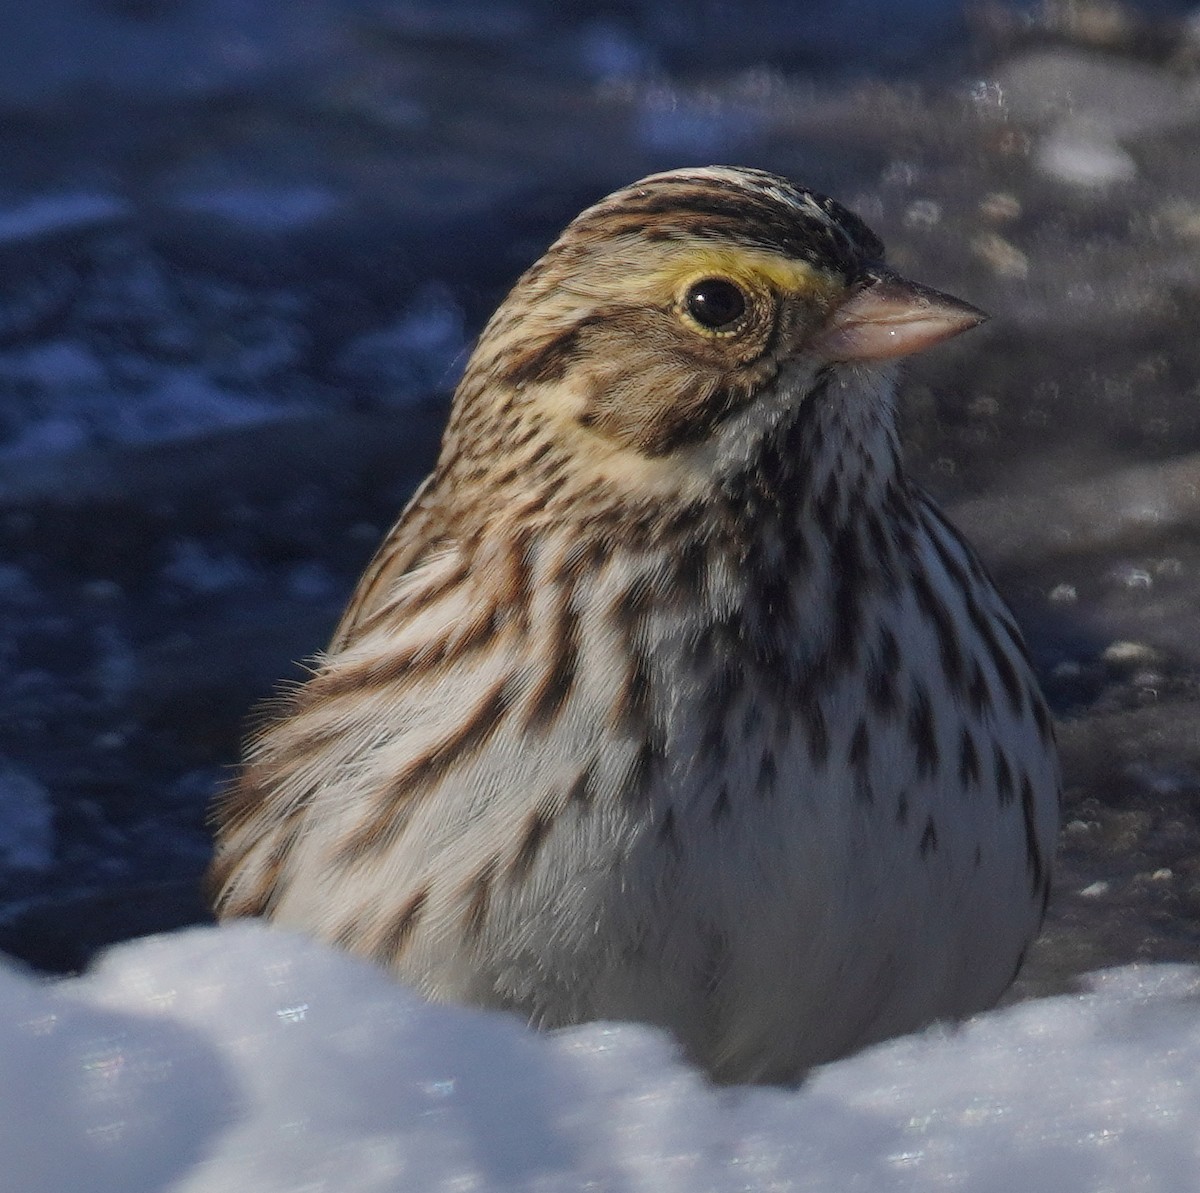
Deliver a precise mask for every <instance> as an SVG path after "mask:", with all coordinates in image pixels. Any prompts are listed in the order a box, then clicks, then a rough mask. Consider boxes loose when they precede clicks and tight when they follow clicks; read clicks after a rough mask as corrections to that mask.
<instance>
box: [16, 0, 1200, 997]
mask: <svg viewBox="0 0 1200 1193" xmlns="http://www.w3.org/2000/svg"><path fill="white" fill-rule="evenodd" d="M0 46H2V47H3V49H2V50H0V54H2V55H3V56H4V57H5V62H4V65H3V69H0V160H2V161H3V163H4V166H3V170H2V171H0V948H3V949H6V950H8V951H10V952H13V953H15V954H17V955H19V956H21V957H24V958H26V959H28V960H30V961H32V962H33V963H35V964H37V965H39V966H41V967H44V968H48V969H69V968H72V967H77V966H79V965H81V964H83V963H84V962H85V961H86V959H87V957H88V956H89V955H90V953H91V952H92V951H93V950H94V949H95V948H96V947H98V946H99V945H102V944H104V943H106V942H108V941H112V940H117V939H123V938H126V937H129V936H133V935H137V934H140V933H144V932H148V931H154V930H159V929H164V928H170V927H174V926H177V925H180V924H184V923H189V922H194V921H196V920H198V919H200V918H202V917H203V916H204V915H205V911H204V908H203V904H202V902H201V900H200V897H199V895H198V893H197V883H198V879H199V876H200V874H201V872H202V870H203V868H204V865H205V863H206V860H207V857H208V852H209V838H208V833H207V830H206V826H205V813H206V807H207V804H208V801H209V799H210V798H211V795H212V792H213V791H214V789H215V788H216V786H217V784H218V783H219V782H220V779H221V776H222V774H223V773H224V771H225V768H227V767H228V766H229V765H230V764H231V763H232V761H233V760H234V759H235V758H236V756H237V749H238V739H239V736H240V732H241V727H242V725H243V723H244V719H245V716H246V713H247V711H248V710H249V709H250V708H251V706H252V705H253V704H254V703H255V701H257V700H258V699H260V698H262V697H263V696H264V695H265V694H267V693H268V692H269V691H270V690H271V688H272V687H273V685H274V684H275V683H276V682H277V681H278V680H279V679H281V678H283V677H288V676H295V675H297V674H298V672H297V670H296V668H295V666H294V662H293V661H294V660H296V659H299V658H302V657H304V656H305V655H307V654H310V653H312V652H313V651H315V650H316V649H318V648H319V647H320V646H321V645H322V644H323V642H324V640H325V638H326V636H327V634H328V632H329V630H330V628H331V626H332V624H333V622H334V620H335V619H336V616H337V613H338V611H339V609H340V606H341V604H342V602H343V601H344V600H345V597H346V595H347V594H348V592H349V590H350V588H351V587H352V585H353V582H354V579H355V577H356V575H357V573H358V570H359V569H360V568H361V567H362V565H363V564H364V562H365V561H366V559H367V557H368V556H369V554H370V553H371V551H372V548H373V546H374V544H375V543H376V541H377V540H378V538H379V536H380V535H381V533H382V532H383V530H384V529H385V528H386V526H387V525H388V524H389V522H390V521H391V519H392V518H393V516H394V515H395V513H396V511H397V510H398V509H399V508H400V506H401V505H402V504H403V502H404V500H405V498H406V496H407V494H408V493H409V491H410V490H411V489H412V487H413V485H414V484H415V483H416V481H417V480H418V479H419V478H420V476H421V475H422V474H423V471H424V470H425V468H426V467H427V466H428V464H429V462H430V460H431V458H432V455H433V452H434V450H435V447H436V442H437V438H438V435H439V433H440V428H441V424H442V420H443V419H444V415H445V408H446V401H447V397H448V393H449V390H450V389H451V388H452V386H453V382H454V378H455V376H456V371H457V369H458V368H460V367H461V363H462V361H463V358H464V353H465V351H466V350H467V349H468V347H469V343H470V339H471V337H472V335H473V334H474V333H475V332H476V331H477V330H478V328H479V326H480V324H481V322H482V320H483V319H484V318H485V317H486V315H487V314H488V313H489V311H490V310H491V308H492V307H493V306H494V304H495V303H496V302H497V301H498V299H499V298H500V297H501V296H502V294H503V293H504V291H505V289H506V288H507V286H508V285H509V284H510V283H511V281H512V280H513V279H514V277H515V276H516V275H517V273H518V272H519V271H520V270H521V269H522V268H524V267H525V266H526V265H527V264H529V263H530V262H531V261H532V260H533V259H535V258H536V257H537V256H538V255H539V253H540V252H541V250H542V249H543V248H544V247H545V245H546V244H547V243H548V242H549V240H550V239H551V238H552V237H553V235H554V234H555V233H556V232H557V231H558V229H559V228H560V227H561V226H562V225H563V224H564V223H565V222H566V221H567V220H568V219H569V218H570V217H571V216H572V215H573V214H574V213H575V212H576V211H577V210H578V209H579V208H580V207H582V206H583V205H584V204H586V203H588V202H590V201H592V200H594V199H595V198H597V197H599V196H600V195H602V194H604V193H606V192H607V191H608V190H610V189H612V188H613V187H615V186H617V185H620V184H622V183H624V182H628V181H630V180H632V179H633V178H635V177H637V176H639V175H641V174H643V173H646V172H648V171H650V170H652V169H657V168H666V167H671V166H678V165H686V164H707V163H709V162H735V163H741V164H747V165H755V166H760V167H764V168H768V169H774V170H778V171H780V172H782V173H785V174H788V175H790V176H792V177H794V178H796V179H797V180H799V181H802V182H804V183H806V184H808V185H810V186H813V187H815V188H817V189H820V190H824V191H827V192H829V193H832V194H834V195H836V196H837V197H839V198H841V199H842V200H843V201H845V202H847V203H849V204H850V205H851V206H853V207H855V208H856V209H857V210H858V211H859V212H860V213H861V214H862V215H863V216H864V217H865V218H866V219H867V220H868V222H870V223H871V224H872V225H873V226H874V227H875V228H876V229H877V230H878V231H879V232H881V233H882V234H883V236H884V238H885V240H886V241H887V242H888V245H889V250H890V256H891V259H892V260H893V261H894V262H895V263H896V264H897V265H898V266H899V267H900V268H901V269H902V270H904V271H906V272H908V273H909V274H911V275H912V276H914V277H917V278H919V279H920V280H922V281H925V282H928V283H930V284H933V285H936V286H939V287H941V288H944V289H948V290H950V291H952V292H954V293H957V294H959V295H961V296H962V297H964V298H967V299H969V300H970V301H972V302H974V303H976V304H978V305H980V306H982V307H984V308H985V309H987V310H989V311H990V312H991V313H992V315H993V319H992V321H991V322H990V323H989V324H987V325H986V326H985V327H984V328H983V329H981V330H979V331H978V332H975V333H972V334H971V335H970V336H968V337H964V338H963V340H962V341H961V342H956V343H954V344H952V345H948V346H947V347H946V348H945V349H943V350H939V351H938V352H937V353H934V354H932V355H931V356H930V357H928V358H926V359H922V360H920V361H917V362H914V367H913V369H912V370H911V372H910V376H909V380H908V382H907V384H906V392H905V415H906V431H907V440H908V447H909V453H910V458H911V460H912V462H913V466H914V468H915V470H916V471H917V473H918V474H919V475H920V476H921V478H922V479H923V480H924V481H925V482H926V483H927V484H928V486H929V487H930V488H932V489H933V490H934V492H935V493H937V494H938V495H939V496H941V497H942V498H943V499H944V500H945V502H946V503H947V505H948V506H949V508H950V509H951V511H952V513H953V514H954V515H955V516H956V517H957V518H958V520H959V521H960V522H961V523H962V525H963V526H964V527H965V528H966V529H968V530H969V532H970V533H971V535H972V537H973V538H974V539H975V541H976V543H977V544H978V545H979V546H980V547H981V549H982V550H983V552H984V554H985V556H987V557H988V559H989V560H990V562H991V563H992V565H993V567H994V569H995V571H996V573H997V576H998V578H999V580H1000V582H1001V584H1002V587H1003V588H1004V589H1005V591H1006V593H1007V594H1008V595H1009V597H1010V598H1011V599H1012V601H1013V602H1014V604H1015V606H1016V608H1017V609H1018V612H1019V614H1020V616H1021V619H1022V621H1023V624H1024V625H1025V626H1026V628H1027V630H1028V632H1029V636H1030V639H1031V642H1032V645H1033V647H1034V650H1035V653H1036V656H1037V659H1038V663H1039V666H1040V668H1041V672H1042V677H1043V680H1044V682H1045V684H1046V687H1047V689H1048V691H1049V693H1050V695H1051V698H1052V701H1053V703H1054V706H1055V709H1056V711H1057V713H1058V714H1059V716H1060V719H1061V734H1062V740H1063V746H1064V756H1065V760H1066V766H1067V778H1068V785H1067V800H1068V808H1067V818H1066V819H1067V824H1066V827H1065V830H1064V836H1063V849H1062V855H1061V862H1060V867H1059V884H1058V891H1057V894H1056V897H1055V900H1054V903H1053V905H1052V910H1051V918H1050V923H1049V926H1048V930H1047V932H1046V935H1045V937H1044V939H1043V941H1042V943H1041V945H1040V946H1039V950H1038V952H1037V954H1036V955H1035V956H1034V957H1033V959H1032V961H1031V963H1030V965H1029V967H1028V968H1027V971H1026V975H1025V977H1024V978H1023V979H1022V982H1021V984H1020V985H1019V988H1018V992H1019V993H1028V992H1030V991H1035V990H1045V989H1052V988H1055V987H1057V986H1059V985H1061V984H1062V983H1063V982H1064V981H1066V980H1068V979H1069V978H1070V976H1071V975H1072V974H1074V973H1076V972H1079V971H1081V970H1083V969H1088V968H1093V967H1095V966H1098V965H1103V964H1114V963H1120V962H1126V961H1131V960H1136V959H1139V958H1145V959H1155V960H1163V959H1174V960H1190V961H1196V960H1200V810H1198V805H1197V796H1198V793H1200V735H1198V726H1200V720H1198V715H1197V714H1198V713H1200V702H1198V697H1197V690H1198V680H1200V636H1198V635H1197V624H1198V621H1197V608H1198V601H1197V597H1198V595H1200V521H1198V515H1200V454H1198V453H1200V321H1198V319H1197V311H1198V310H1200V18H1197V17H1196V16H1192V17H1191V18H1190V19H1189V11H1188V8H1187V6H1186V5H1172V4H1169V3H1161V4H1158V5H1154V6H1148V5H1145V6H1118V5H1115V4H1111V3H1092V4H1085V3H1059V4H1047V5H1039V6H1028V5H1027V6H1024V7H1005V6H1002V5H993V6H984V7H980V6H975V7H973V8H972V9H971V10H970V11H969V12H968V11H967V10H965V9H964V8H963V6H962V5H961V4H959V3H955V2H952V0H939V2H936V3H934V2H931V3H925V4H916V3H907V4H906V3H901V2H900V0H893V2H892V3H890V4H889V3H876V2H874V0H855V2H854V3H849V4H837V3H833V2H832V0H829V2H827V3H809V4H802V3H785V2H784V0H755V2H752V3H746V4H732V3H727V4H720V3H692V4H684V3H669V2H666V0H660V2H659V3H654V4H649V3H644V4H637V3H633V2H628V3H611V4H587V5H585V4H561V3H550V2H549V0H546V2H538V0H509V2H508V3H491V4H485V3H466V2H453V3H436V2H435V0H426V2H425V3H386V2H380V3H366V2H360V3H354V2H351V0H341V2H340V3H339V2H335V0H314V2H305V3H301V2H297V3H292V4H288V5H280V4H273V3H268V2H266V0H261V2H257V3H255V2H251V0H243V2H242V3H236V2H235V0H226V2H225V3H220V2H218V0H191V2H188V0H49V2H47V3H44V4H41V5H19V4H17V3H16V2H15V0H4V2H3V3H0Z"/></svg>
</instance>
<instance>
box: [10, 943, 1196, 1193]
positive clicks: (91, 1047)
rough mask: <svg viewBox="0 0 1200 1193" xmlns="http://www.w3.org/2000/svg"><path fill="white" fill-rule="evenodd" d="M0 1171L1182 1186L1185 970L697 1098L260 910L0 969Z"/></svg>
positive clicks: (615, 1183)
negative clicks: (269, 918)
mask: <svg viewBox="0 0 1200 1193" xmlns="http://www.w3.org/2000/svg"><path fill="white" fill-rule="evenodd" d="M0 1090H3V1091H4V1093H3V1095H2V1096H3V1099H4V1104H3V1110H2V1112H0V1157H2V1159H0V1186H2V1187H3V1188H5V1189H13V1190H17V1189H19V1190H21V1191H22V1193H63V1191H64V1190H72V1189H88V1190H90V1191H93V1193H108V1191H112V1193H143V1191H144V1193H151V1191H156V1190H167V1189H170V1190H186V1191H187V1193H217V1191H219V1190H220V1191H225V1190H228V1191H233V1190H238V1191H239V1193H240V1191H244V1190H247V1189H254V1190H259V1191H262V1193H270V1191H274V1190H291V1191H296V1190H308V1191H314V1193H315V1191H316V1190H329V1191H330V1193H357V1191H360V1190H363V1191H365V1190H400V1189H404V1190H407V1189H412V1190H420V1191H421V1193H433V1191H435V1190H450V1189H453V1190H459V1191H463V1190H508V1189H531V1190H540V1191H548V1190H559V1189H562V1190H569V1189H580V1188H584V1187H587V1188H594V1189H602V1190H608V1189H613V1190H622V1191H629V1193H633V1191H639V1190H645V1191H646V1193H650V1191H651V1190H653V1191H654V1193H670V1191H674V1190H679V1191H680V1193H684V1191H686V1193H695V1191H697V1190H734V1189H739V1190H743V1189H755V1190H757V1189H763V1190H766V1189H771V1190H780V1189H805V1190H837V1191H838V1193H847V1191H853V1190H868V1189H869V1190H882V1189H905V1190H952V1189H953V1190H958V1189H969V1190H971V1193H989V1191H991V1190H995V1191H997V1193H1001V1191H1003V1193H1011V1191H1012V1190H1014V1189H1019V1190H1022V1191H1023V1193H1040V1191H1043V1190H1044V1191H1046V1193H1069V1191H1071V1190H1085V1189H1086V1190H1097V1189H1131V1188H1135V1187H1136V1188H1137V1189H1139V1190H1140V1191H1143V1193H1145V1191H1152V1190H1160V1189H1161V1190H1166V1189H1170V1190H1173V1191H1178V1190H1186V1189H1194V1188H1200V968H1186V967H1182V966H1179V967H1146V968H1133V969H1126V970H1118V971H1111V972H1109V973H1107V974H1103V975H1100V976H1099V977H1097V978H1096V979H1095V980H1094V989H1093V990H1092V992H1089V993H1087V994H1084V995H1081V996H1078V997H1064V998H1057V999H1051V1000H1047V1001H1044V1002H1039V1003H1029V1004H1025V1005H1022V1006H1018V1007H1014V1008H1011V1009H1009V1010H1006V1011H1002V1012H998V1013H994V1014H991V1015H987V1016H982V1017H980V1018H979V1019H977V1020H975V1021H974V1022H972V1023H970V1024H969V1025H967V1026H966V1027H965V1028H963V1029H961V1030H959V1031H956V1032H932V1033H928V1034H926V1035H925V1036H922V1037H912V1038H908V1039H904V1040H900V1041H896V1042H894V1043H891V1044H888V1045H884V1046H882V1047H879V1048H876V1049H873V1050H871V1051H870V1052H868V1053H865V1054H863V1055H861V1056H859V1057H856V1058H854V1059H851V1060H848V1061H844V1062H842V1063H841V1064H837V1065H832V1066H830V1067H829V1068H827V1069H825V1070H824V1071H822V1072H820V1073H819V1074H817V1075H816V1076H815V1077H814V1078H813V1079H812V1080H811V1081H810V1082H809V1083H807V1084H806V1085H805V1086H804V1087H803V1088H802V1089H800V1090H798V1091H782V1090H757V1089H750V1090H714V1089H712V1088H709V1087H707V1086H706V1085H705V1083H704V1082H703V1081H702V1080H701V1079H700V1078H699V1077H698V1076H697V1075H696V1074H695V1073H693V1072H691V1071H689V1070H688V1069H687V1068H686V1067H684V1066H683V1065H681V1064H680V1063H679V1062H678V1061H677V1059H676V1058H675V1055H674V1052H673V1049H672V1047H671V1045H670V1044H669V1042H668V1041H667V1040H666V1039H665V1038H664V1037H662V1036H661V1035H659V1034H657V1033H655V1032H653V1031H650V1030H648V1029H645V1028H640V1027H634V1026H628V1025H622V1026H610V1025H593V1026H589V1027H585V1028H579V1029H575V1030H572V1031H568V1032H563V1033H560V1034H558V1035H554V1036H539V1035H535V1034H534V1033H532V1032H530V1031H528V1030H526V1029H525V1028H524V1027H523V1026H522V1025H521V1024H519V1023H518V1022H517V1021H516V1020H514V1019H512V1018H509V1017H506V1016H503V1015H490V1014H483V1013H477V1012H470V1011H462V1010H456V1009H449V1008H441V1007H430V1006H427V1005H424V1004H423V1003H421V1002H420V1000H418V999H417V998H416V997H414V996H413V995H412V994H411V993H409V992H407V991H405V990H403V989H401V988H400V987H398V986H397V985H395V984H394V983H393V982H392V981H391V980H390V979H389V978H387V977H386V976H385V975H384V974H383V973H380V972H377V971H375V970H374V969H372V968H370V967H368V966H365V965H363V964H360V963H358V962H356V961H353V960H350V959H348V958H346V957H343V956H340V955H339V954H337V953H335V952H332V951H329V950H327V949H325V948H323V947H320V946H318V945H315V944H312V943H310V942H308V941H305V940H302V939H300V938H297V937H293V936H290V935H287V934H284V933H280V932H276V931H274V930H271V929H269V928H266V927H263V926H260V925H251V924H247V925H239V926H235V927H229V928H222V929H197V930H193V931H189V932H185V933H180V934H177V935H173V936H167V937H160V938H157V939H153V940H148V941H142V942H136V943H134V944H129V945H125V946H122V947H120V948H117V949H114V950H113V951H112V952H110V953H109V954H108V955H107V956H106V957H105V958H104V960H103V961H102V962H101V963H100V964H99V965H98V966H97V967H96V969H95V970H94V971H92V972H91V973H90V974H88V975H86V976H84V977H82V978H78V979H73V980H70V981H65V982H61V983H57V984H46V983H44V982H42V981H40V980H38V979H36V978H34V977H32V976H27V975H26V974H24V973H22V972H20V971H18V970H16V969H0Z"/></svg>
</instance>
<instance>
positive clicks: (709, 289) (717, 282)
mask: <svg viewBox="0 0 1200 1193" xmlns="http://www.w3.org/2000/svg"><path fill="white" fill-rule="evenodd" d="M683 302H684V306H686V307H687V313H688V314H689V315H691V317H692V318H693V319H695V320H696V322H697V323H699V324H700V326H701V327H707V328H708V329H709V330H710V331H724V330H725V329H727V328H729V327H732V326H733V325H734V324H735V323H736V322H737V321H738V320H739V319H740V318H741V317H742V316H743V315H744V314H745V313H746V296H745V294H743V293H742V291H741V290H740V289H739V288H738V287H737V286H735V285H734V284H733V282H728V281H726V280H725V279H724V278H703V279H702V280H701V281H699V282H695V283H694V284H693V285H692V286H691V287H689V289H688V292H687V294H686V295H685V297H684V300H683Z"/></svg>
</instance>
